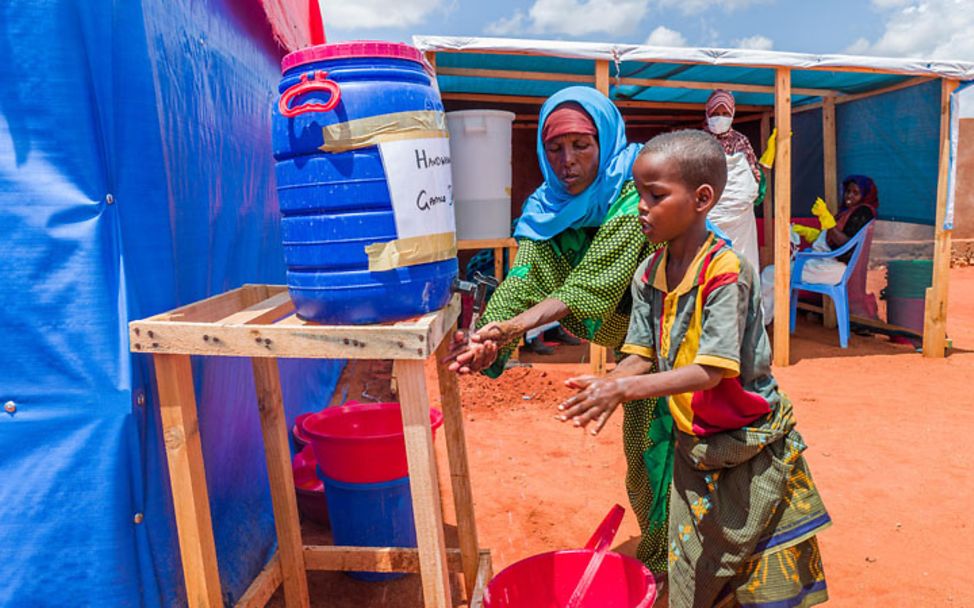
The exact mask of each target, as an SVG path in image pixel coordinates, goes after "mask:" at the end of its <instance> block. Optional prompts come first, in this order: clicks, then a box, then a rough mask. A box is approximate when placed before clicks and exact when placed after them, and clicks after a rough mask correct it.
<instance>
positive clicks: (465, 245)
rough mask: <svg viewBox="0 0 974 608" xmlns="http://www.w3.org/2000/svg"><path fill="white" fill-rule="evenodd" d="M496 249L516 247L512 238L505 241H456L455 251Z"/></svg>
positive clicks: (515, 242)
mask: <svg viewBox="0 0 974 608" xmlns="http://www.w3.org/2000/svg"><path fill="white" fill-rule="evenodd" d="M496 247H517V241H516V240H514V239H513V238H505V239H477V240H460V241H457V249H460V250H464V249H494V248H496Z"/></svg>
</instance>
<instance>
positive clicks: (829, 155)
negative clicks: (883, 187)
mask: <svg viewBox="0 0 974 608" xmlns="http://www.w3.org/2000/svg"><path fill="white" fill-rule="evenodd" d="M835 101H836V100H835V98H834V97H826V98H825V99H824V100H823V105H822V181H823V184H822V186H823V189H822V192H823V193H824V196H825V204H826V206H827V207H828V208H829V211H831V212H832V213H833V214H834V213H836V212H837V211H838V209H839V197H838V195H837V192H838V181H839V177H838V145H837V143H836V142H837V140H836V136H835ZM864 263H868V260H866V261H865V262H864ZM822 298H823V304H824V309H825V312H824V314H823V315H822V324H823V325H825V327H828V328H830V329H831V328H835V327H837V326H838V319H837V318H836V312H835V303H834V302H832V301H831V300H830V299H829V297H828V296H822Z"/></svg>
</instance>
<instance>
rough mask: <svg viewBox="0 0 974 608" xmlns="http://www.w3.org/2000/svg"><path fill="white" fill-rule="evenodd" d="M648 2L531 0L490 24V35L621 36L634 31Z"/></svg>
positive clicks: (642, 0) (628, 0)
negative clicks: (527, 4) (527, 6)
mask: <svg viewBox="0 0 974 608" xmlns="http://www.w3.org/2000/svg"><path fill="white" fill-rule="evenodd" d="M649 1H650V0H535V2H534V4H532V5H531V8H529V9H528V10H527V12H525V11H521V10H518V11H515V13H514V14H513V15H512V16H511V17H508V18H504V19H499V20H498V21H495V22H493V23H490V24H488V25H487V27H486V28H485V31H486V32H488V33H491V34H499V35H506V34H517V33H531V34H570V35H577V36H584V35H586V34H594V33H606V34H615V35H625V34H629V33H631V32H633V31H635V29H636V27H637V26H638V25H639V22H640V21H642V19H643V17H644V16H645V15H646V11H647V10H648V8H649Z"/></svg>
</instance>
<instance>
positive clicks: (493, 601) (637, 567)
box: [484, 505, 656, 608]
mask: <svg viewBox="0 0 974 608" xmlns="http://www.w3.org/2000/svg"><path fill="white" fill-rule="evenodd" d="M623 512H624V511H623V508H622V507H620V506H619V505H616V506H615V507H613V509H612V510H611V511H609V515H608V516H606V518H605V520H604V521H603V522H602V524H601V525H600V526H599V528H598V530H596V532H595V534H594V535H593V536H592V538H591V539H590V540H589V541H588V544H587V545H586V547H585V548H584V549H572V550H568V551H551V552H549V553H541V554H539V555H535V556H532V557H529V558H527V559H523V560H521V561H519V562H516V563H513V564H511V565H510V566H508V567H507V568H505V569H504V570H502V571H501V572H500V574H498V575H497V576H495V577H494V578H493V579H492V580H491V581H490V583H489V584H488V585H487V589H486V590H485V592H484V608H565V607H566V606H568V607H569V608H650V607H651V606H652V605H653V603H654V602H655V601H656V579H655V578H654V577H653V573H652V572H651V571H650V569H649V568H647V567H646V566H645V565H643V563H642V562H640V561H639V560H637V559H634V558H632V557H629V556H627V555H620V554H619V553H612V552H609V551H607V550H608V548H609V546H610V544H611V542H612V538H614V537H615V533H616V531H617V530H618V529H619V524H620V523H621V522H622V515H623Z"/></svg>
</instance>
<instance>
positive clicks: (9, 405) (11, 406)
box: [3, 401, 17, 414]
mask: <svg viewBox="0 0 974 608" xmlns="http://www.w3.org/2000/svg"><path fill="white" fill-rule="evenodd" d="M3 411H5V412H7V413H8V414H13V413H14V412H16V411H17V404H16V403H14V402H13V401H8V402H6V403H4V404H3Z"/></svg>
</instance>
